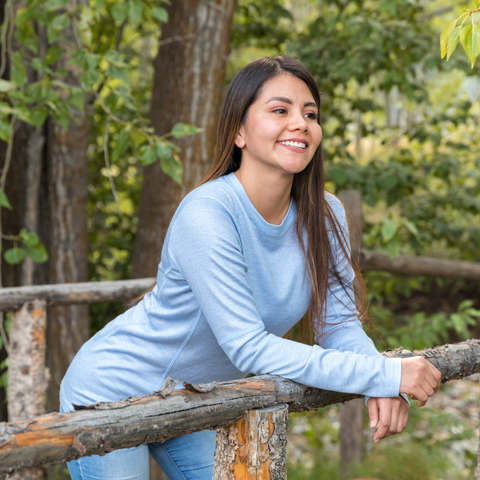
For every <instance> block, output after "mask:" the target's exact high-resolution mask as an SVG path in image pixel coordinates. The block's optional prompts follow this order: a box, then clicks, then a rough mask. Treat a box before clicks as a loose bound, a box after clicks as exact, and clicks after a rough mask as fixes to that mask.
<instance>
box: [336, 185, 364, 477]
mask: <svg viewBox="0 0 480 480" xmlns="http://www.w3.org/2000/svg"><path fill="white" fill-rule="evenodd" d="M338 198H339V199H340V200H341V202H342V203H343V205H344V207H345V210H346V211H347V214H348V215H347V216H348V219H349V234H350V245H351V252H352V256H353V258H354V259H355V260H356V262H359V256H360V249H361V246H362V220H363V218H362V217H363V213H362V193H361V192H360V190H341V191H340V192H338ZM357 307H359V305H357ZM364 410H365V406H364V401H363V399H355V400H352V401H351V402H347V403H344V404H343V405H340V478H341V479H345V478H346V474H347V470H348V466H349V465H351V464H352V463H360V462H361V461H362V460H363V457H364V452H365V439H364V433H363V426H364V425H363V424H364V421H363V420H364Z"/></svg>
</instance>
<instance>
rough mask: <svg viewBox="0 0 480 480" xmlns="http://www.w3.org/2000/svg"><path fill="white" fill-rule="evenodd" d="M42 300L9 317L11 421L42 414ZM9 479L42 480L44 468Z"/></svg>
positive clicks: (45, 323) (9, 401)
mask: <svg viewBox="0 0 480 480" xmlns="http://www.w3.org/2000/svg"><path fill="white" fill-rule="evenodd" d="M46 325H47V318H46V305H45V301H44V300H34V301H32V302H27V303H26V304H25V305H23V307H22V308H21V309H20V310H16V311H15V312H13V314H12V324H11V327H10V350H9V353H10V354H9V365H8V416H9V419H10V422H17V421H19V420H25V419H27V418H30V417H36V416H38V415H43V414H44V413H45V411H46V410H45V393H46V390H47V382H46V381H45V349H46V342H45V328H46ZM10 478H11V479H12V480H26V479H28V480H40V479H43V469H42V468H40V467H34V468H30V469H28V470H26V471H23V472H22V473H21V474H20V473H18V474H15V475H13V477H10Z"/></svg>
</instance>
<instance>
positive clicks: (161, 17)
mask: <svg viewBox="0 0 480 480" xmlns="http://www.w3.org/2000/svg"><path fill="white" fill-rule="evenodd" d="M152 15H153V18H155V19H157V20H158V21H159V22H162V23H167V22H168V12H167V11H166V10H165V9H164V8H162V7H154V8H152Z"/></svg>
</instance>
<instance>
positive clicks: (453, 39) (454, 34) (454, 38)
mask: <svg viewBox="0 0 480 480" xmlns="http://www.w3.org/2000/svg"><path fill="white" fill-rule="evenodd" d="M459 40H460V27H455V28H454V29H453V30H452V31H451V32H450V35H449V36H448V45H447V62H448V60H449V59H450V57H451V56H452V53H453V52H454V51H455V49H456V48H457V45H458V41H459Z"/></svg>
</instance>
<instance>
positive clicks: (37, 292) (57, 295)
mask: <svg viewBox="0 0 480 480" xmlns="http://www.w3.org/2000/svg"><path fill="white" fill-rule="evenodd" d="M154 281H155V279H154V278H141V279H137V280H115V281H113V282H82V283H60V284H55V285H34V286H31V287H13V288H2V289H0V311H4V312H5V311H8V310H16V309H18V308H20V307H21V306H22V305H23V304H24V303H25V302H28V301H31V300H34V299H36V298H40V299H43V300H45V301H46V302H47V305H48V306H53V305H71V304H77V305H79V304H90V303H101V302H126V301H128V300H131V299H132V298H134V297H136V296H138V295H140V294H141V293H143V292H144V291H145V290H147V289H148V288H149V287H151V286H152V284H153V282H154Z"/></svg>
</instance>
